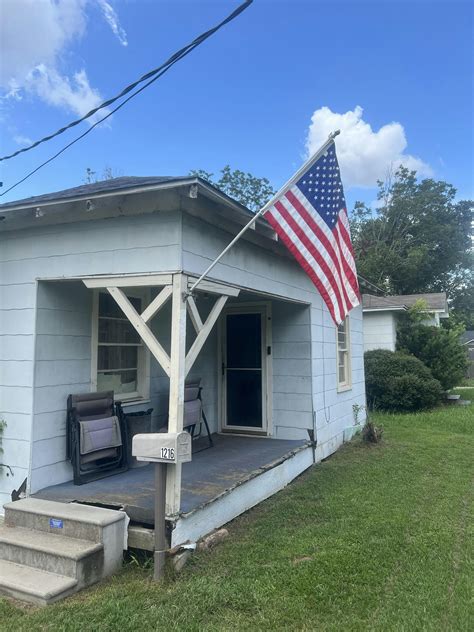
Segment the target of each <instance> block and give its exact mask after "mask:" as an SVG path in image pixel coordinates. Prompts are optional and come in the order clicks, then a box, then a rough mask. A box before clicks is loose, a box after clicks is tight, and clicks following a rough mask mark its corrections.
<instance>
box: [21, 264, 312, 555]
mask: <svg viewBox="0 0 474 632" xmlns="http://www.w3.org/2000/svg"><path fill="white" fill-rule="evenodd" d="M195 278H196V277H194V279H195ZM194 279H193V276H192V275H187V274H184V273H180V272H179V273H172V272H170V273H149V274H143V275H140V276H137V275H120V276H118V275H116V276H109V277H105V276H94V277H82V278H68V279H44V280H41V281H40V282H39V285H38V310H39V318H38V331H37V338H36V345H37V349H36V352H37V358H38V361H37V367H36V375H37V380H36V393H37V395H36V402H37V406H36V413H35V419H34V434H35V441H34V444H33V471H32V492H33V494H34V495H37V496H38V497H41V498H46V499H50V500H59V501H63V502H83V503H90V504H97V505H102V506H108V507H121V508H123V509H124V510H125V511H126V512H127V514H128V515H129V517H130V519H131V521H132V522H133V523H135V524H137V525H143V526H145V527H150V526H153V504H154V496H153V494H154V482H153V473H152V469H153V468H152V467H143V468H137V469H132V470H129V471H127V472H124V473H118V474H115V475H113V476H109V477H107V478H104V479H102V480H97V481H93V482H89V483H87V484H84V485H80V486H77V485H74V484H73V482H72V481H71V478H72V475H71V466H70V464H69V462H68V461H67V459H66V458H65V457H66V455H65V446H66V437H65V417H66V415H65V412H66V411H65V410H64V407H65V404H66V399H67V397H68V394H70V393H87V392H90V391H92V392H95V391H104V390H114V391H115V392H116V393H117V390H116V388H115V387H114V385H113V384H111V381H112V380H118V381H117V384H120V379H118V378H119V377H120V376H121V375H122V376H123V375H125V376H126V377H125V378H124V377H122V378H121V380H122V383H123V382H125V383H126V385H127V386H128V385H129V384H130V383H132V384H136V385H137V387H136V388H133V389H131V390H132V391H134V392H130V393H127V392H126V391H125V392H124V394H125V400H124V399H123V396H124V394H119V395H118V398H119V399H120V400H122V401H123V404H124V406H125V408H126V410H125V412H127V411H129V412H134V411H136V408H137V407H138V408H140V409H142V410H143V409H147V408H149V407H153V409H154V412H153V418H152V432H157V431H159V430H160V429H161V430H162V429H163V428H167V430H168V432H180V431H181V430H182V429H183V424H184V412H183V408H184V401H183V395H184V387H185V383H186V381H187V380H189V379H191V380H195V379H198V380H199V379H200V380H202V385H203V396H202V397H203V408H204V410H205V413H206V416H207V418H208V419H209V426H210V429H211V432H212V437H213V440H214V447H213V448H210V449H208V450H204V451H202V452H201V451H199V449H200V447H201V446H200V445H199V440H198V441H194V442H193V443H194V445H193V460H192V462H191V463H185V464H177V465H168V466H167V467H168V479H167V486H166V500H167V506H166V513H167V517H168V521H169V524H170V525H171V526H172V527H173V535H172V541H173V543H174V544H176V543H177V542H178V541H179V542H182V541H185V540H187V539H193V538H195V537H200V536H201V535H204V534H205V533H208V532H209V531H211V530H212V529H213V528H215V527H218V526H220V525H222V524H224V523H225V522H227V521H228V520H231V519H232V518H234V517H235V516H237V515H238V514H239V513H242V512H243V511H245V510H247V509H248V508H249V507H251V506H253V505H255V504H256V503H258V502H260V500H263V499H264V498H266V497H268V496H270V495H271V494H272V493H274V492H275V491H278V489H281V488H282V487H284V486H285V485H286V484H287V483H288V482H289V481H290V480H292V479H293V478H294V477H295V476H297V475H298V474H300V473H301V472H302V471H303V470H304V469H306V468H307V467H309V466H310V465H311V463H312V462H313V461H314V455H313V451H312V448H311V447H310V443H309V442H310V439H311V437H312V436H314V434H313V435H312V431H313V430H314V428H313V424H314V416H313V403H312V394H311V393H312V374H311V322H310V309H309V306H308V304H305V303H303V302H299V301H294V300H293V301H291V300H288V299H286V297H277V296H274V295H271V294H264V293H262V292H255V291H251V290H249V289H244V288H240V287H235V286H231V285H226V284H223V283H217V282H212V281H206V282H203V283H202V285H200V286H199V287H198V290H197V292H196V293H193V294H192V295H190V294H188V290H189V288H190V287H191V286H192V283H193V280H194ZM102 299H104V300H103V301H102ZM102 303H103V306H104V308H105V310H104V311H103V312H101V305H102ZM188 316H189V318H188ZM109 326H110V328H109ZM117 331H119V333H121V332H122V333H121V335H122V334H124V335H125V336H126V337H125V338H124V339H123V340H122V339H120V340H117V339H115V338H113V337H112V338H111V336H115V335H117V333H116V332H117ZM101 336H102V337H101ZM79 343H80V344H79ZM114 345H115V347H116V346H117V345H118V346H119V347H122V346H127V345H128V346H133V347H134V348H137V349H138V354H137V353H136V354H135V358H138V368H136V369H133V371H134V373H133V374H132V367H133V366H137V365H136V364H135V365H129V364H127V365H126V368H124V369H120V370H116V368H117V367H115V366H114V365H113V364H111V365H109V364H103V365H101V357H102V361H104V360H103V359H104V358H105V360H107V361H108V360H109V359H110V358H111V359H112V360H113V359H114V358H115V357H116V353H115V352H114ZM138 345H140V346H138ZM88 349H89V351H88ZM105 352H107V353H105ZM109 352H110V353H109ZM112 352H113V353H112ZM125 355H126V357H131V355H130V354H129V353H128V352H127V354H125ZM58 360H59V361H58ZM112 360H110V361H112ZM53 371H54V373H53ZM140 377H141V378H142V380H141V386H140V380H139V378H140ZM122 386H123V384H122ZM141 389H143V390H141ZM127 395H128V396H129V397H128V399H127ZM48 435H50V436H51V437H52V438H51V439H50V438H48ZM43 437H44V438H43ZM203 443H204V444H205V443H206V441H205V440H203ZM203 447H204V446H203ZM43 464H44V465H43ZM36 465H37V466H38V467H35V466H36ZM264 479H265V480H264ZM257 481H258V482H257ZM183 537H184V540H183Z"/></svg>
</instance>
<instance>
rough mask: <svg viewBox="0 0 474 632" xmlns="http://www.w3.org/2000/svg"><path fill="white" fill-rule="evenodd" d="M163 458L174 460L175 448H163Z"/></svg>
mask: <svg viewBox="0 0 474 632" xmlns="http://www.w3.org/2000/svg"><path fill="white" fill-rule="evenodd" d="M161 458H162V459H166V460H167V461H174V448H161Z"/></svg>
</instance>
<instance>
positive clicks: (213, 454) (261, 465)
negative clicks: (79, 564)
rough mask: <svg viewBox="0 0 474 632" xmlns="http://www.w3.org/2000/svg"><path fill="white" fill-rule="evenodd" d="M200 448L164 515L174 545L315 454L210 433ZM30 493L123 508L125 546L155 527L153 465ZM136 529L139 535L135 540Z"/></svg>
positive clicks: (258, 495)
mask: <svg viewBox="0 0 474 632" xmlns="http://www.w3.org/2000/svg"><path fill="white" fill-rule="evenodd" d="M203 447H204V445H202V444H201V445H200V444H199V442H196V446H195V448H196V449H197V450H199V451H197V452H196V453H195V454H193V459H192V461H191V462H190V463H185V464H183V466H182V475H181V508H180V511H179V512H178V514H175V515H168V516H167V522H168V527H169V536H170V537H169V540H170V543H171V545H172V546H176V545H178V544H182V543H183V542H186V541H195V540H197V539H198V538H199V537H202V536H203V535H205V534H206V533H209V532H210V531H212V529H214V528H217V527H219V526H222V525H223V524H225V523H226V522H228V521H229V520H232V519H233V518H235V517H236V516H238V515H239V514H241V513H243V512H244V511H246V510H248V509H250V508H251V507H253V506H254V505H256V504H257V503H259V502H261V501H262V500H264V499H265V498H268V497H269V496H271V495H272V494H274V493H275V492H277V491H279V490H280V489H282V488H283V487H285V486H286V485H287V484H288V482H290V481H291V480H292V479H293V478H295V477H296V476H298V475H299V474H300V473H301V472H302V471H304V470H305V469H306V468H307V467H309V466H310V465H311V464H312V463H313V458H314V455H313V449H312V446H311V443H310V442H309V441H304V440H278V439H271V438H257V437H244V436H223V435H214V447H213V448H210V449H204V450H203V449H202V448H203ZM34 497H36V498H42V499H45V500H53V501H57V502H65V503H71V502H75V503H84V504H89V505H95V506H99V507H107V508H110V509H121V510H123V511H125V512H126V513H127V515H128V517H129V518H130V530H129V533H130V540H129V546H134V544H135V545H137V548H141V547H142V546H143V547H144V548H145V547H146V541H147V538H146V535H145V536H144V535H143V534H144V532H143V531H140V530H138V531H136V530H135V528H136V527H144V528H145V529H153V527H154V524H153V523H154V503H155V490H154V469H153V466H152V465H146V466H144V467H139V468H135V469H130V470H128V471H127V472H123V473H120V474H117V475H115V476H110V477H108V478H104V479H100V480H97V481H92V482H90V483H87V484H85V485H80V486H77V485H74V484H73V482H72V481H70V482H66V483H62V484H59V485H54V486H51V487H47V488H45V489H42V490H41V491H39V492H37V493H36V494H34ZM136 533H139V534H141V539H140V540H139V541H137V539H136V535H135V534H136ZM145 533H146V532H145ZM149 541H150V543H151V542H152V538H151V537H150V539H149ZM140 542H141V545H140V546H138V544H140Z"/></svg>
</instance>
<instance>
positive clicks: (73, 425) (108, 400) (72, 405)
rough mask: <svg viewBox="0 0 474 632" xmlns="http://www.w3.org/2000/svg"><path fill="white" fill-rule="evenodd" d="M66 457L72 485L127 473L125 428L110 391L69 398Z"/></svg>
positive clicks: (119, 408) (118, 408) (118, 407)
mask: <svg viewBox="0 0 474 632" xmlns="http://www.w3.org/2000/svg"><path fill="white" fill-rule="evenodd" d="M67 456H68V458H69V459H70V460H71V464H72V467H73V472H74V484H75V485H82V484H83V483H88V482H89V481H94V480H97V479H100V478H105V477H106V476H113V475H114V474H118V473H119V472H124V471H125V470H127V469H128V462H127V427H126V423H125V418H124V415H123V411H122V407H121V406H120V403H119V402H117V403H114V393H113V391H104V392H102V393H82V394H80V395H69V397H68V399H67Z"/></svg>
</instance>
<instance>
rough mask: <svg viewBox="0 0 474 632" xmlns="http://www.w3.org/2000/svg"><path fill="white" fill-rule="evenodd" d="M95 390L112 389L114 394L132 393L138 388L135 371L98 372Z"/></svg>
mask: <svg viewBox="0 0 474 632" xmlns="http://www.w3.org/2000/svg"><path fill="white" fill-rule="evenodd" d="M97 390H98V391H114V393H116V394H126V393H134V392H135V391H137V390H138V384H137V371H136V370H135V371H115V372H113V373H100V372H98V373H97Z"/></svg>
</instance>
